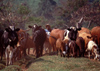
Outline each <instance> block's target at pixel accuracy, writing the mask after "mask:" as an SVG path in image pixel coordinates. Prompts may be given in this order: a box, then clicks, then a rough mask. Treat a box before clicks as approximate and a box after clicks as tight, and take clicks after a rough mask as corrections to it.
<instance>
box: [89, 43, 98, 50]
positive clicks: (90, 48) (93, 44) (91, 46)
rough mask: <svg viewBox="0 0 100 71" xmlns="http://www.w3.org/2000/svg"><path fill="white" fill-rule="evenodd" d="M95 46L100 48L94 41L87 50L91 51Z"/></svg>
mask: <svg viewBox="0 0 100 71" xmlns="http://www.w3.org/2000/svg"><path fill="white" fill-rule="evenodd" d="M93 46H96V47H97V48H98V46H97V44H96V43H95V42H94V41H89V42H88V48H87V50H90V51H91V50H92V48H93Z"/></svg>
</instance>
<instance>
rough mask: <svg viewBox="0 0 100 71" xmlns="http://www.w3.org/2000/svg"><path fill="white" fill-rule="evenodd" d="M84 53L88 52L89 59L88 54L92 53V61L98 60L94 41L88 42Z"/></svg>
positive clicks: (99, 56)
mask: <svg viewBox="0 0 100 71" xmlns="http://www.w3.org/2000/svg"><path fill="white" fill-rule="evenodd" d="M86 51H88V57H89V58H90V52H92V54H93V55H95V57H94V60H96V59H98V58H100V55H99V52H98V46H97V44H96V43H95V42H94V41H92V40H91V41H89V42H88V45H87V49H86Z"/></svg>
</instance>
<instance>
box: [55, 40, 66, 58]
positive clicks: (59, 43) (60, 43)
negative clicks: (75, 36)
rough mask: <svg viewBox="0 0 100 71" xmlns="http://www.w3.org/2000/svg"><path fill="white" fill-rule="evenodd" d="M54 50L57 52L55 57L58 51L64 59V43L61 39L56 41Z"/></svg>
mask: <svg viewBox="0 0 100 71" xmlns="http://www.w3.org/2000/svg"><path fill="white" fill-rule="evenodd" d="M56 50H57V55H58V52H59V51H60V55H61V57H62V56H63V57H65V54H66V48H65V43H64V41H63V40H61V39H57V41H56Z"/></svg>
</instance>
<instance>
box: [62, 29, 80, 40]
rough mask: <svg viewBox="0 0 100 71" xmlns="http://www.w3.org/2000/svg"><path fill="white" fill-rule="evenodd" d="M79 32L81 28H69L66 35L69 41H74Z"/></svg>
mask: <svg viewBox="0 0 100 71" xmlns="http://www.w3.org/2000/svg"><path fill="white" fill-rule="evenodd" d="M79 30H81V28H76V27H70V28H68V29H67V32H66V35H64V36H67V37H68V38H69V39H70V40H76V38H77V34H78V31H79Z"/></svg>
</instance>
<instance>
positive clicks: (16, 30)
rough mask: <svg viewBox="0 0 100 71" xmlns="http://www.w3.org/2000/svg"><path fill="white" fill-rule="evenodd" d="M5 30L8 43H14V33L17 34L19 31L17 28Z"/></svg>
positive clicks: (11, 27) (10, 27) (15, 35)
mask: <svg viewBox="0 0 100 71" xmlns="http://www.w3.org/2000/svg"><path fill="white" fill-rule="evenodd" d="M5 30H6V32H8V38H9V39H10V41H15V40H16V38H17V33H16V32H18V31H19V30H20V29H19V28H17V29H15V27H14V26H9V27H8V28H6V29H5Z"/></svg>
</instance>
